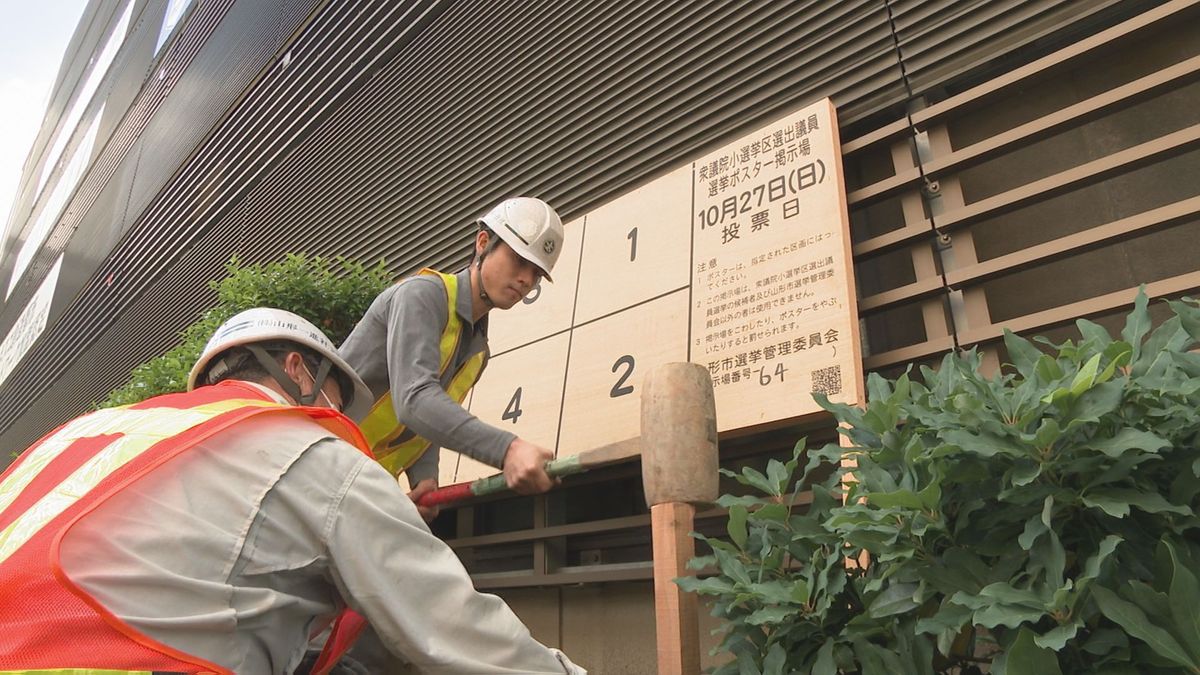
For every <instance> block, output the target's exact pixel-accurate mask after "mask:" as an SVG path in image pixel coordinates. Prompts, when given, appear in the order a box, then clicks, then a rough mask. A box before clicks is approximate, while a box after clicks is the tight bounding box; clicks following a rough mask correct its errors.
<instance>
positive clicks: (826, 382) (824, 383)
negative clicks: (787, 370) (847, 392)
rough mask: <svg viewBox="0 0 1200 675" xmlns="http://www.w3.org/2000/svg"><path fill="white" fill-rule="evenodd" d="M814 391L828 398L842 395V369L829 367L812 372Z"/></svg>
mask: <svg viewBox="0 0 1200 675" xmlns="http://www.w3.org/2000/svg"><path fill="white" fill-rule="evenodd" d="M812 390H813V393H821V394H825V395H826V396H832V395H834V394H840V393H842V367H841V366H829V367H828V368H818V369H817V370H814V371H812Z"/></svg>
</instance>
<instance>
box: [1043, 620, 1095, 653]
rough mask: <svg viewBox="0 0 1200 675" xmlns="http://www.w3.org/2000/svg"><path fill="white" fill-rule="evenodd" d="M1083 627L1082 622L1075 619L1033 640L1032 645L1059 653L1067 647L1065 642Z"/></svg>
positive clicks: (1071, 638)
mask: <svg viewBox="0 0 1200 675" xmlns="http://www.w3.org/2000/svg"><path fill="white" fill-rule="evenodd" d="M1082 625H1083V621H1081V620H1079V619H1076V620H1075V621H1072V622H1070V623H1066V624H1063V625H1061V626H1058V627H1056V628H1052V629H1050V630H1049V631H1048V632H1046V633H1043V634H1042V635H1039V636H1037V637H1035V638H1034V639H1033V642H1034V644H1036V645H1037V646H1039V647H1043V648H1045V649H1050V650H1053V651H1056V652H1057V651H1060V650H1061V649H1062V648H1063V647H1065V646H1066V645H1067V642H1068V641H1070V640H1073V639H1074V638H1075V634H1076V633H1078V632H1079V627H1080V626H1082Z"/></svg>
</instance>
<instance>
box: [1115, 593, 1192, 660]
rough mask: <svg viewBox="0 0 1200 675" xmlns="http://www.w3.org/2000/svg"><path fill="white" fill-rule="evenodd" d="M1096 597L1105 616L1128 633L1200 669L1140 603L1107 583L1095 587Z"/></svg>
mask: <svg viewBox="0 0 1200 675" xmlns="http://www.w3.org/2000/svg"><path fill="white" fill-rule="evenodd" d="M1092 597H1094V598H1095V599H1096V604H1097V605H1098V606H1099V607H1100V611H1101V612H1102V613H1103V614H1104V616H1106V617H1108V619H1109V620H1111V621H1112V622H1113V623H1115V624H1117V625H1118V626H1120V627H1121V628H1124V629H1125V632H1126V633H1128V634H1130V635H1132V636H1133V637H1135V638H1137V639H1139V640H1141V641H1142V642H1145V643H1146V644H1147V645H1148V646H1149V647H1150V648H1151V649H1153V650H1154V653H1156V654H1158V655H1159V656H1162V657H1163V658H1165V659H1168V660H1169V661H1171V662H1172V663H1176V664H1179V665H1181V666H1184V667H1186V668H1193V669H1195V668H1197V664H1196V662H1195V661H1193V660H1192V658H1191V657H1190V656H1188V654H1187V652H1185V651H1184V650H1183V647H1181V646H1180V645H1179V643H1178V642H1176V641H1175V638H1173V637H1171V635H1170V634H1169V633H1167V631H1165V630H1163V629H1161V628H1159V627H1157V626H1155V625H1153V624H1152V623H1150V619H1149V618H1147V616H1146V613H1145V612H1143V611H1142V610H1141V609H1140V608H1138V607H1137V605H1134V604H1133V603H1131V602H1127V601H1125V600H1122V599H1121V598H1119V597H1117V594H1116V593H1113V592H1112V591H1110V590H1109V589H1107V588H1104V587H1103V586H1093V587H1092Z"/></svg>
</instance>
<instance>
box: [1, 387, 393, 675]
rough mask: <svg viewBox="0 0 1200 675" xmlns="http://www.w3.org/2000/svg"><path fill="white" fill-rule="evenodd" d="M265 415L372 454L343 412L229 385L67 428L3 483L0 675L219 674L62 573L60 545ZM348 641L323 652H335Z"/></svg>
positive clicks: (37, 447)
mask: <svg viewBox="0 0 1200 675" xmlns="http://www.w3.org/2000/svg"><path fill="white" fill-rule="evenodd" d="M263 414H275V415H278V414H292V415H296V414H301V415H306V416H307V417H309V418H311V419H312V420H314V421H315V422H317V423H318V424H320V425H321V426H323V427H325V428H326V429H328V430H329V431H330V432H331V433H333V434H334V435H337V436H339V437H341V438H342V439H344V440H346V441H347V442H349V443H350V444H351V445H354V446H355V447H357V448H358V449H359V450H361V451H362V452H364V453H366V454H370V453H369V452H368V451H367V449H366V448H367V446H366V442H365V441H364V440H363V438H362V435H361V433H360V432H359V431H358V428H357V427H356V426H355V425H354V423H353V422H352V421H350V420H349V419H348V418H346V417H345V416H343V415H342V414H341V413H338V412H337V411H335V410H332V409H328V408H306V407H293V406H284V405H280V404H278V403H275V402H273V401H270V400H269V399H268V397H267V396H266V395H265V394H264V393H263V392H261V391H260V390H258V389H256V388H254V387H252V386H250V385H247V384H244V383H239V382H233V381H227V382H223V383H221V384H218V385H215V386H211V387H202V388H200V389H197V390H195V391H192V392H188V393H184V394H168V395H165V396H158V397H155V398H152V399H149V400H147V401H143V402H142V403H138V404H135V405H131V406H125V407H121V408H110V409H107V410H99V411H96V412H94V413H91V414H89V415H85V416H83V417H80V418H77V419H75V420H72V421H71V422H68V423H67V424H64V425H63V426H61V427H59V428H58V429H56V430H55V431H53V432H51V433H50V434H49V435H47V436H45V437H44V438H42V439H41V440H40V441H38V442H37V443H36V444H34V445H33V446H32V447H30V448H29V449H28V450H27V451H25V452H24V453H23V454H22V455H21V456H20V457H19V458H18V459H17V460H16V461H15V462H14V463H13V464H12V466H10V467H9V468H8V470H7V471H5V472H4V473H3V475H0V589H3V591H0V626H3V629H0V673H11V672H14V671H15V672H21V673H61V674H67V673H70V674H74V675H84V674H100V673H106V674H107V673H146V675H151V673H160V674H161V673H228V672H229V671H228V670H226V669H224V668H221V667H220V666H217V665H215V664H213V663H209V662H208V661H205V660H203V659H199V658H196V657H194V656H191V655H188V654H185V653H183V652H181V651H179V650H176V649H173V648H171V647H169V646H167V645H165V644H162V643H160V642H158V641H156V640H154V639H152V638H150V637H149V636H147V635H145V634H143V633H140V632H138V631H137V630H136V629H134V628H133V627H132V626H130V625H129V624H127V623H125V622H124V621H122V620H120V619H119V618H117V617H116V616H115V615H113V614H112V612H110V611H109V610H108V609H106V608H105V607H104V606H103V605H102V604H101V603H100V602H99V601H97V600H96V599H95V598H93V597H92V596H91V595H90V594H89V593H88V592H87V591H85V590H84V589H82V588H80V587H79V586H78V585H76V584H75V583H74V582H73V581H72V580H71V578H70V577H69V576H68V574H67V572H66V571H64V570H63V568H62V565H61V563H60V559H59V546H60V543H61V541H62V539H63V537H64V536H66V535H67V534H68V533H69V532H70V530H71V528H72V527H74V526H75V525H76V524H78V523H79V521H80V520H82V519H84V518H86V517H87V516H88V514H89V513H91V512H92V511H93V510H94V509H96V508H97V507H99V506H100V505H101V504H103V503H104V502H105V501H106V500H107V499H108V498H110V497H112V496H113V495H114V494H116V493H117V492H119V491H120V490H122V489H123V488H125V487H127V486H128V485H130V484H132V483H133V482H134V481H136V480H138V479H139V478H141V477H143V476H145V475H146V474H148V473H149V472H151V471H154V470H158V469H160V467H162V466H163V464H164V463H166V462H167V461H168V460H170V459H171V458H173V457H175V456H177V455H179V454H180V453H182V452H184V451H186V450H188V449H189V448H191V447H194V446H195V445H196V444H197V443H198V442H200V441H202V440H204V439H206V438H209V437H210V436H212V435H213V434H216V433H218V432H220V431H223V430H225V429H227V428H229V427H230V426H231V425H234V424H236V423H238V422H240V421H242V420H245V419H248V418H250V417H255V416H258V415H263ZM347 613H348V611H347ZM345 618H347V616H346V615H345V614H344V616H343V617H339V624H340V623H342V622H343V620H344V619H345ZM350 618H352V621H350V622H349V623H351V624H354V625H358V624H361V620H360V619H359V618H358V617H357V616H353V617H350ZM359 627H361V626H359ZM342 633H343V634H344V633H345V631H344V630H343V631H342ZM352 640H353V636H348V639H347V640H342V641H340V642H341V644H338V645H330V646H329V647H327V651H328V650H334V649H339V650H342V651H344V650H345V649H346V648H348V647H349V642H352ZM330 656H331V658H332V660H334V661H336V655H330ZM326 660H329V659H328V658H327V659H326Z"/></svg>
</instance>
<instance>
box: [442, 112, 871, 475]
mask: <svg viewBox="0 0 1200 675" xmlns="http://www.w3.org/2000/svg"><path fill="white" fill-rule="evenodd" d="M565 229H566V242H565V249H564V251H563V253H562V257H561V258H560V259H559V261H558V264H557V266H556V267H555V270H554V282H553V283H548V282H545V281H543V282H541V283H540V284H539V286H538V287H537V288H535V290H534V291H533V292H532V293H530V295H529V297H527V298H526V299H525V300H524V301H523V302H522V303H521V304H519V305H517V306H516V307H514V308H512V309H511V310H508V311H496V312H492V314H491V315H490V319H489V321H490V327H489V330H490V344H491V352H492V358H491V360H490V362H489V364H488V366H487V370H486V371H485V372H484V374H483V377H482V378H481V380H480V381H479V383H478V385H477V386H476V387H475V390H474V391H473V392H472V394H471V397H470V399H469V401H468V406H469V409H470V410H471V412H472V413H473V414H475V415H476V416H478V417H479V418H480V419H482V420H483V421H485V422H488V423H489V424H494V425H496V426H498V427H500V428H503V429H509V430H512V431H513V432H514V433H516V434H517V435H519V436H521V437H522V438H525V439H527V440H530V441H532V442H535V443H538V444H541V445H543V446H545V447H547V448H550V449H552V450H554V452H555V453H556V455H557V456H558V457H566V456H570V455H573V454H576V453H579V452H582V451H585V450H589V449H592V448H596V447H599V446H601V445H605V444H607V443H614V442H617V441H621V440H625V439H627V438H631V437H634V436H637V435H638V424H639V400H640V398H639V390H640V384H641V378H642V377H643V375H644V374H645V373H646V372H649V370H650V369H652V368H654V367H655V366H657V365H659V364H662V363H666V362H670V361H692V362H695V363H699V364H701V365H704V366H705V367H706V368H708V371H709V374H710V375H711V377H712V381H713V386H714V389H715V393H716V403H717V423H718V428H719V430H720V431H722V432H729V431H734V430H739V429H746V428H749V427H754V426H758V425H762V424H769V423H774V422H782V421H786V420H794V419H797V418H801V417H805V416H808V415H811V414H813V413H816V412H819V411H820V408H819V406H817V405H816V403H815V402H814V401H813V400H812V396H811V393H812V392H814V391H819V392H823V393H826V394H828V395H829V396H830V398H832V399H834V400H839V401H846V402H851V403H858V402H859V400H860V398H861V388H862V384H861V383H862V358H861V352H860V345H859V336H858V332H859V331H858V312H857V307H856V303H855V291H854V275H853V269H852V267H851V257H850V236H849V218H848V214H847V207H846V199H845V185H844V181H843V178H842V168H841V155H840V144H839V141H838V133H837V121H836V117H835V113H834V108H833V105H832V103H831V102H830V101H829V100H828V99H826V100H824V101H820V102H817V103H815V104H812V105H810V106H807V107H805V108H803V109H801V110H797V111H795V112H793V113H791V114H789V115H786V116H784V117H782V118H781V119H779V120H777V121H775V122H772V123H771V124H768V125H766V126H764V127H762V128H761V129H758V130H756V131H754V132H753V133H749V134H746V135H745V136H743V137H741V138H739V139H737V140H735V141H732V142H730V143H728V144H726V145H724V146H722V147H720V148H718V149H716V150H714V151H712V152H709V153H707V154H705V155H704V156H702V157H698V158H696V159H695V161H693V162H690V163H688V164H686V165H684V166H681V167H679V168H677V169H675V170H673V171H670V172H669V173H667V174H666V175H664V176H661V177H660V178H658V179H655V180H653V181H651V182H649V183H647V184H645V185H642V186H641V187H638V188H637V189H635V190H632V191H631V192H628V193H626V194H624V195H621V196H619V197H617V198H616V199H613V200H612V201H610V202H608V203H606V204H603V205H601V206H599V207H597V208H595V209H593V210H592V211H590V212H588V213H587V214H585V215H583V216H582V217H580V218H576V219H575V220H573V221H571V222H569V223H567V224H566V225H565ZM445 452H446V455H445V456H444V457H443V459H442V470H441V476H440V480H441V483H442V484H443V485H445V484H448V483H454V482H463V481H468V480H473V479H475V478H479V477H481V476H485V475H489V474H492V473H495V472H496V470H495V469H493V468H492V467H488V466H485V465H483V464H481V463H479V462H476V461H474V460H471V459H470V458H467V457H465V456H463V457H459V458H458V459H457V460H456V459H454V458H456V457H458V455H457V453H453V452H449V451H445Z"/></svg>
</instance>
